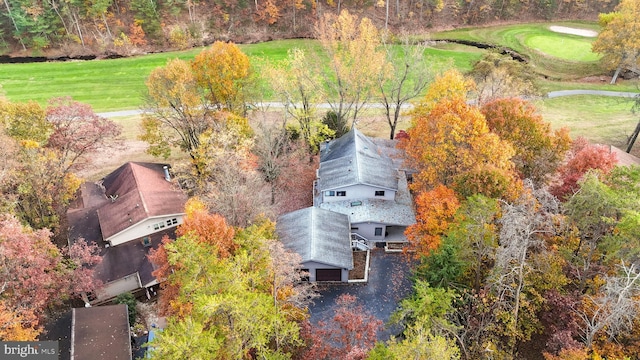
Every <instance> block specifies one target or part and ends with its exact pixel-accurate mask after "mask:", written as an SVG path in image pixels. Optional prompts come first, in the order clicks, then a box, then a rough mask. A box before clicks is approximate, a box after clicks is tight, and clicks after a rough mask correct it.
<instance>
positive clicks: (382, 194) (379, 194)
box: [376, 190, 384, 196]
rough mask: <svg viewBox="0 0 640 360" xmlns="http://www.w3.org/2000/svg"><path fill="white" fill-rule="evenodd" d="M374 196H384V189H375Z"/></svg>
mask: <svg viewBox="0 0 640 360" xmlns="http://www.w3.org/2000/svg"><path fill="white" fill-rule="evenodd" d="M376 196H384V190H376Z"/></svg>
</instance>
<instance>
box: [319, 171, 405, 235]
mask: <svg viewBox="0 0 640 360" xmlns="http://www.w3.org/2000/svg"><path fill="white" fill-rule="evenodd" d="M396 173H397V174H398V190H397V191H396V197H395V199H394V200H380V199H362V200H359V201H353V200H345V201H332V202H325V203H322V204H320V207H321V208H323V209H326V210H330V211H335V212H339V213H341V214H346V215H349V219H350V220H351V223H352V224H356V223H362V222H368V221H371V222H377V223H381V224H387V225H399V226H409V225H412V224H415V223H416V215H415V213H414V211H413V203H412V200H411V194H410V193H409V186H408V184H407V178H406V176H405V174H404V171H402V170H398V171H396ZM358 202H359V203H360V205H357V206H351V204H352V203H358Z"/></svg>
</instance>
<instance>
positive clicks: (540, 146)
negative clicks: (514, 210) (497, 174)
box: [482, 98, 571, 185]
mask: <svg viewBox="0 0 640 360" xmlns="http://www.w3.org/2000/svg"><path fill="white" fill-rule="evenodd" d="M482 113H483V114H484V116H485V118H486V120H487V125H488V126H489V128H490V129H491V131H493V132H494V133H496V134H498V136H500V138H502V139H503V140H506V141H508V142H510V143H511V145H512V146H513V148H514V149H515V155H514V157H513V158H512V159H511V160H512V161H513V163H514V164H515V167H516V171H517V172H518V173H519V174H520V177H521V178H522V179H531V180H533V181H534V183H535V184H539V185H542V184H543V183H544V182H545V180H547V178H548V176H549V175H550V174H552V173H553V172H555V171H556V169H557V167H558V166H559V165H560V162H561V161H562V160H563V159H564V156H565V153H566V152H567V150H569V147H570V145H571V138H570V137H569V130H568V129H567V128H562V129H559V130H556V131H552V130H551V125H550V124H549V123H547V122H545V121H544V120H543V119H542V116H540V115H539V114H537V113H536V109H535V107H534V106H533V105H532V104H531V103H529V102H527V101H525V100H522V99H518V98H511V99H499V100H495V101H492V102H490V103H488V104H486V105H484V106H483V107H482Z"/></svg>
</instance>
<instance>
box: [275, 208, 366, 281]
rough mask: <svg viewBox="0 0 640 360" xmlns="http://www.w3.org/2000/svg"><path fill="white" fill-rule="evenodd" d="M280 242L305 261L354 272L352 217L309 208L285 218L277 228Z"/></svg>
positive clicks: (294, 212) (279, 220) (287, 215)
mask: <svg viewBox="0 0 640 360" xmlns="http://www.w3.org/2000/svg"><path fill="white" fill-rule="evenodd" d="M276 230H277V232H278V237H279V238H280V241H282V243H283V244H284V245H285V247H286V248H288V249H289V250H292V251H295V252H296V253H298V254H300V256H301V257H302V262H303V263H304V262H308V261H314V262H320V263H324V264H328V265H331V266H336V267H340V268H343V269H352V268H353V254H352V250H351V238H350V236H351V234H350V232H351V229H350V223H349V217H348V216H347V215H343V214H340V213H336V212H333V211H328V210H324V209H320V208H316V207H309V208H305V209H301V210H297V211H293V212H290V213H287V214H284V215H282V216H280V217H279V218H278V222H277V225H276Z"/></svg>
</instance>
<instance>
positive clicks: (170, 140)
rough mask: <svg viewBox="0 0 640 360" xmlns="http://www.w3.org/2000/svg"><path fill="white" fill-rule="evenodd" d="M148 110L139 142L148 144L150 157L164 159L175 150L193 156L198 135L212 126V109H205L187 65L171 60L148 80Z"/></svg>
mask: <svg viewBox="0 0 640 360" xmlns="http://www.w3.org/2000/svg"><path fill="white" fill-rule="evenodd" d="M146 85H147V91H148V94H147V97H146V108H147V111H146V112H145V114H144V115H143V119H142V125H141V126H142V130H143V134H142V135H141V136H140V139H141V140H143V141H146V142H147V143H149V145H150V146H149V149H148V150H147V151H148V152H149V153H150V154H151V155H154V156H162V157H164V158H165V159H166V158H167V157H169V155H170V154H171V148H172V147H178V148H180V149H181V150H183V151H185V152H187V153H188V154H189V155H191V156H192V157H193V154H192V153H193V152H194V151H195V149H197V148H198V146H199V145H200V142H199V136H200V135H201V134H202V133H203V132H205V131H206V130H207V129H209V128H210V127H212V122H213V119H212V116H211V115H210V110H209V109H208V108H207V107H205V106H203V105H204V100H203V94H202V90H201V89H199V88H198V86H197V84H196V79H195V75H194V74H193V72H192V69H191V66H190V65H189V63H188V62H186V61H184V60H180V59H174V60H169V61H168V62H167V65H166V66H164V67H160V68H156V69H154V70H153V71H152V72H151V74H149V77H148V78H147V81H146Z"/></svg>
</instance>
